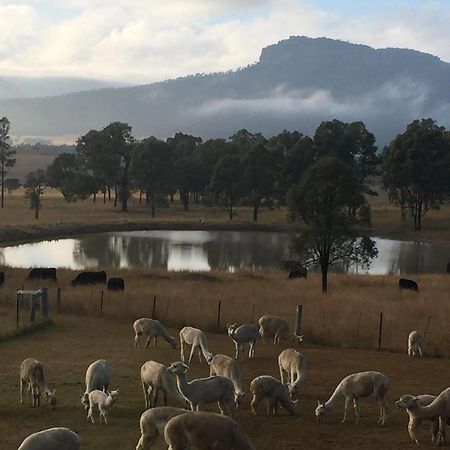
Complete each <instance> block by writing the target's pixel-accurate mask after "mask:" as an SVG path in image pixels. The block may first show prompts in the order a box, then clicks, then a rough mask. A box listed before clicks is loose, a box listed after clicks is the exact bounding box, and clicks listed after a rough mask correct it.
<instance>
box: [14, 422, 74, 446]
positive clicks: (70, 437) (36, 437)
mask: <svg viewBox="0 0 450 450" xmlns="http://www.w3.org/2000/svg"><path fill="white" fill-rule="evenodd" d="M79 448H80V438H79V437H78V436H77V435H76V434H75V433H74V432H73V431H72V430H69V429H68V428H62V427H58V428H49V429H47V430H43V431H38V432H37V433H33V434H31V435H30V436H28V437H27V438H25V440H24V441H23V442H22V444H20V447H19V448H18V450H79Z"/></svg>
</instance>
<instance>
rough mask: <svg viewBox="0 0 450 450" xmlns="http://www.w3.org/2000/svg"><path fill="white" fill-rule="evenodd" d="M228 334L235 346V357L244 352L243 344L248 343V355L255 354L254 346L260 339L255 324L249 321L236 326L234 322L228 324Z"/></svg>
mask: <svg viewBox="0 0 450 450" xmlns="http://www.w3.org/2000/svg"><path fill="white" fill-rule="evenodd" d="M227 329H228V336H230V338H231V339H232V340H233V342H234V345H235V347H236V355H235V358H236V359H239V356H240V355H241V356H242V355H243V354H244V346H245V344H250V348H249V351H248V357H249V358H253V357H254V356H255V346H256V343H257V342H258V339H260V337H261V336H260V334H259V329H258V327H257V326H256V325H253V324H251V323H249V324H245V325H241V326H240V327H238V326H237V325H236V324H235V323H233V324H232V325H228V327H227Z"/></svg>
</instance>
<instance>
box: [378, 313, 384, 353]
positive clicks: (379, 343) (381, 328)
mask: <svg viewBox="0 0 450 450" xmlns="http://www.w3.org/2000/svg"><path fill="white" fill-rule="evenodd" d="M382 334H383V313H380V327H379V329H378V351H380V350H381V336H382Z"/></svg>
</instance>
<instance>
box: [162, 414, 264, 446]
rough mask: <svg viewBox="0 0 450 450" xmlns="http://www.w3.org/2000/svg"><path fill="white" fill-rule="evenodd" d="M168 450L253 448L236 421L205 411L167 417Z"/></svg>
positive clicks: (165, 430) (165, 435)
mask: <svg viewBox="0 0 450 450" xmlns="http://www.w3.org/2000/svg"><path fill="white" fill-rule="evenodd" d="M164 438H165V440H166V443H167V444H168V445H169V448H168V450H188V448H196V449H198V450H212V449H214V450H256V449H255V447H254V446H253V444H252V443H251V442H250V440H249V438H248V436H247V435H246V434H245V433H244V432H243V431H242V429H241V427H240V426H239V424H238V423H237V422H235V421H234V420H233V419H230V418H229V417H225V416H220V415H218V414H212V413H207V412H190V413H187V414H182V415H179V416H176V417H174V418H173V419H170V420H169V422H167V425H166V428H165V429H164Z"/></svg>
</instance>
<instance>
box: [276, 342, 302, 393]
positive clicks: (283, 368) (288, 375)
mask: <svg viewBox="0 0 450 450" xmlns="http://www.w3.org/2000/svg"><path fill="white" fill-rule="evenodd" d="M278 367H279V369H280V378H281V383H282V384H285V385H287V387H288V390H289V394H290V396H291V398H292V399H293V400H294V399H295V398H297V395H298V392H299V390H300V388H301V387H302V385H303V383H304V382H305V377H306V371H307V369H308V365H307V363H306V360H305V357H304V356H303V355H302V354H301V353H299V352H298V351H297V350H294V349H293V348H287V349H286V350H283V351H282V352H281V353H280V354H279V356H278Z"/></svg>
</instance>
